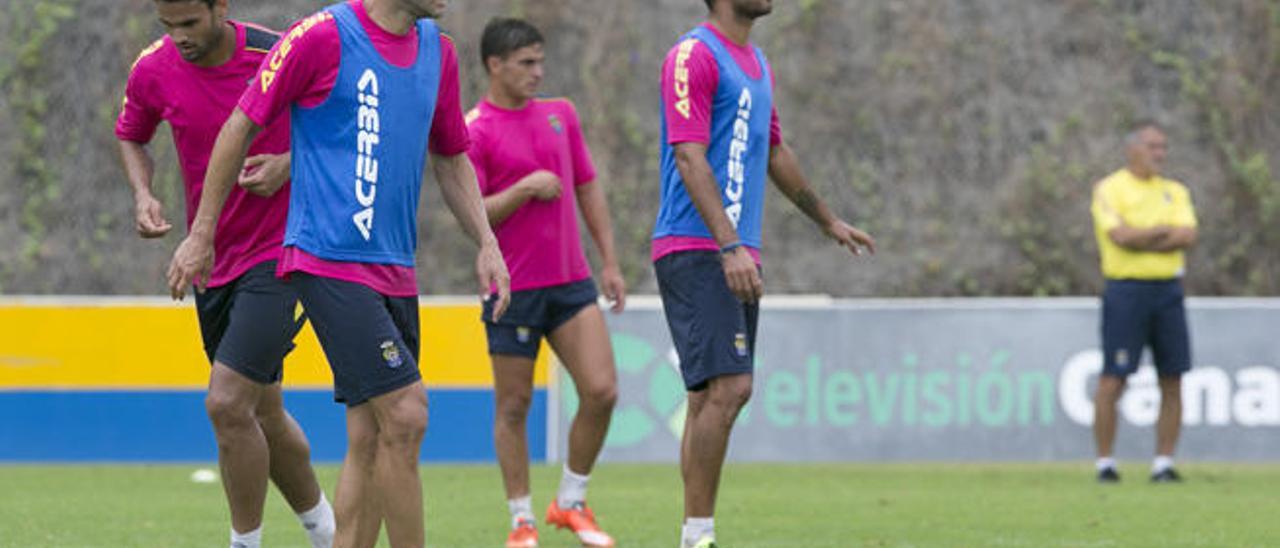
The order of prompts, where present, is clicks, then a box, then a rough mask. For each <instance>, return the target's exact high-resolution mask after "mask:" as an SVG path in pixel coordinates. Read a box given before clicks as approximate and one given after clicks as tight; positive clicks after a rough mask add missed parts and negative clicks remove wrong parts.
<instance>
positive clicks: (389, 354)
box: [381, 341, 404, 369]
mask: <svg viewBox="0 0 1280 548" xmlns="http://www.w3.org/2000/svg"><path fill="white" fill-rule="evenodd" d="M381 348H382V361H384V362H387V367H390V368H392V369H395V368H397V367H400V365H401V364H403V363H404V359H403V358H401V357H400V348H399V347H397V346H396V343H395V341H385V342H383V343H382V345H381Z"/></svg>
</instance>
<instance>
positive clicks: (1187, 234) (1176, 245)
mask: <svg viewBox="0 0 1280 548" xmlns="http://www.w3.org/2000/svg"><path fill="white" fill-rule="evenodd" d="M1167 228H1168V233H1167V235H1166V236H1165V237H1164V239H1162V240H1160V242H1159V243H1157V244H1156V245H1155V246H1154V248H1153V249H1152V251H1159V252H1169V251H1183V250H1186V249H1189V248H1191V247H1192V246H1194V245H1196V240H1197V239H1198V238H1199V231H1198V230H1196V227H1194V226H1169V227H1167Z"/></svg>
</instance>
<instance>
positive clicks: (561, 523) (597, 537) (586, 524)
mask: <svg viewBox="0 0 1280 548" xmlns="http://www.w3.org/2000/svg"><path fill="white" fill-rule="evenodd" d="M547 523H548V524H550V525H555V526H556V528H558V529H569V530H570V531H573V534H575V535H577V536H578V540H579V541H580V542H582V545H583V546H589V547H591V548H613V546H614V544H613V538H611V537H610V536H609V535H608V534H606V533H605V532H604V531H601V530H600V526H598V525H596V516H595V513H594V512H592V511H591V509H590V508H587V504H586V503H584V502H580V503H577V504H574V505H573V506H572V507H569V508H561V507H560V505H559V504H557V503H556V501H554V500H552V501H551V506H549V507H548V508H547Z"/></svg>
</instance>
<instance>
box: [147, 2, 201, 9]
mask: <svg viewBox="0 0 1280 548" xmlns="http://www.w3.org/2000/svg"><path fill="white" fill-rule="evenodd" d="M214 1H215V0H156V2H160V3H162V4H177V3H178V2H200V3H203V4H204V5H206V6H209V9H213V2H214Z"/></svg>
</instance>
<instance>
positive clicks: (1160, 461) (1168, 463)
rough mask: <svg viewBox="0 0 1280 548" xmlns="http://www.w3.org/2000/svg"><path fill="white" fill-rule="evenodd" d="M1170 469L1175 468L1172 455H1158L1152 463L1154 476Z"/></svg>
mask: <svg viewBox="0 0 1280 548" xmlns="http://www.w3.org/2000/svg"><path fill="white" fill-rule="evenodd" d="M1170 468H1173V456H1172V455H1156V458H1155V460H1153V461H1151V473H1152V474H1159V473H1160V472H1164V471H1165V470H1168V469H1170Z"/></svg>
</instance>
